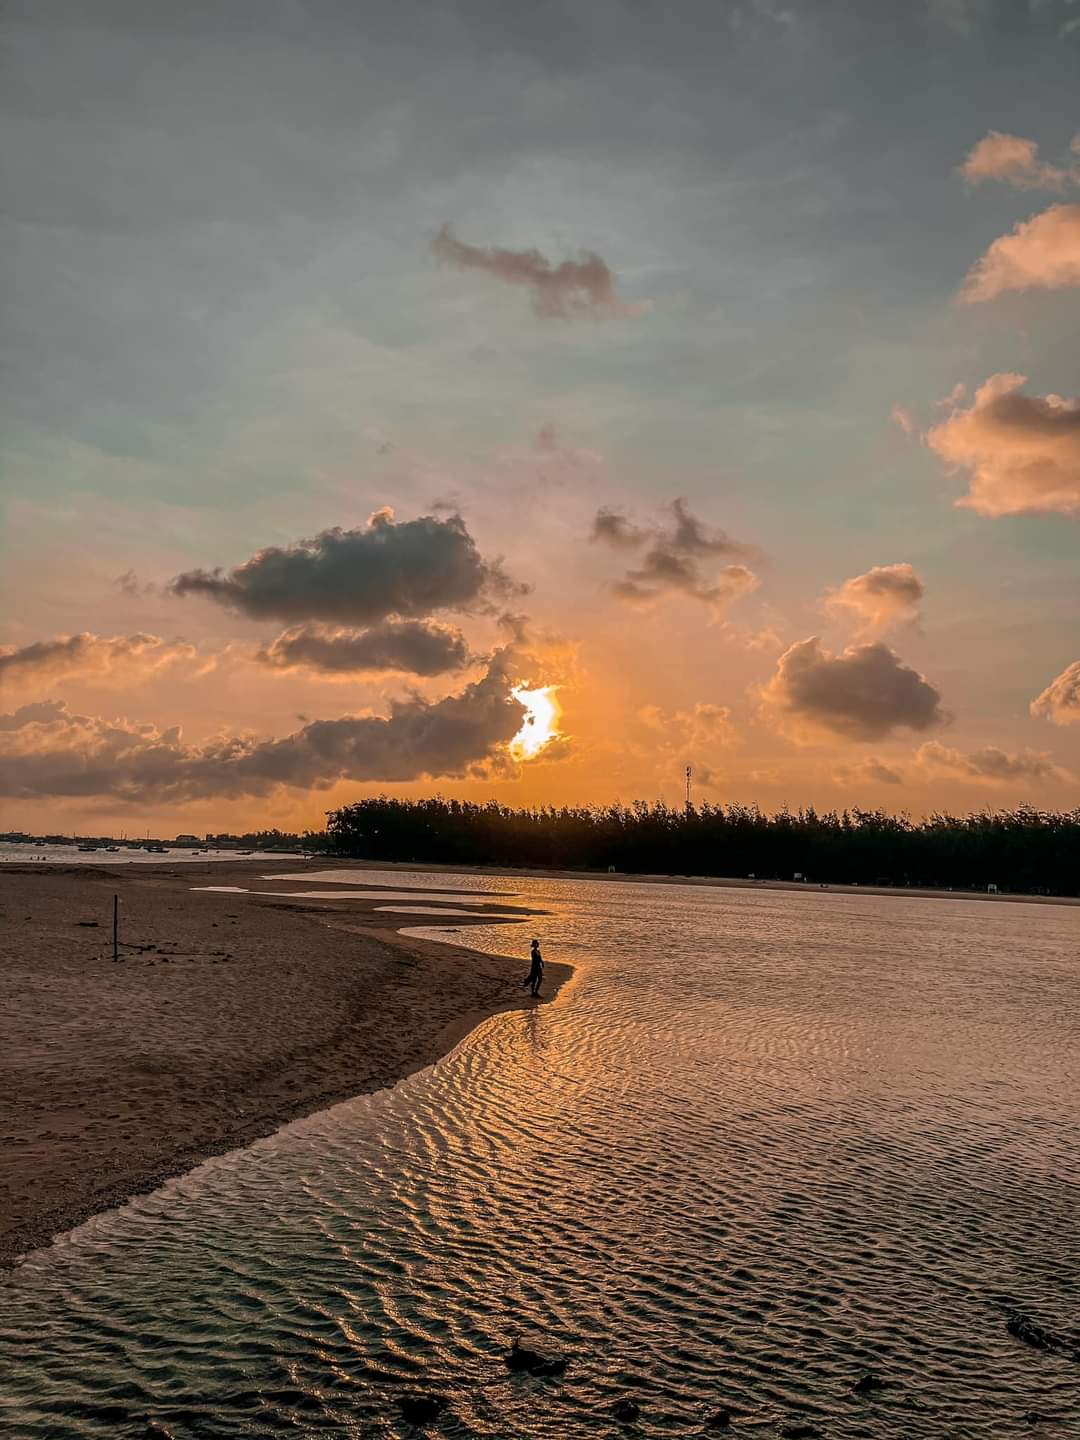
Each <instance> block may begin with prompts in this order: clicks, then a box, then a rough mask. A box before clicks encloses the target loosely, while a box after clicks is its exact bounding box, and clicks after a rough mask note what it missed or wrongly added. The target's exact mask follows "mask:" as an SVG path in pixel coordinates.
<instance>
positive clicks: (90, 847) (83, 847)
mask: <svg viewBox="0 0 1080 1440" xmlns="http://www.w3.org/2000/svg"><path fill="white" fill-rule="evenodd" d="M79 849H80V850H100V849H101V846H100V845H80V846H79Z"/></svg>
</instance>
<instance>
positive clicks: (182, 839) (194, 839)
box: [173, 835, 203, 849]
mask: <svg viewBox="0 0 1080 1440" xmlns="http://www.w3.org/2000/svg"><path fill="white" fill-rule="evenodd" d="M202 843H203V842H202V841H201V840H200V839H199V837H198V836H197V835H177V837H176V839H175V840H174V841H173V844H174V845H183V846H186V847H187V848H189V849H197V848H198V847H199V846H200V845H201V844H202Z"/></svg>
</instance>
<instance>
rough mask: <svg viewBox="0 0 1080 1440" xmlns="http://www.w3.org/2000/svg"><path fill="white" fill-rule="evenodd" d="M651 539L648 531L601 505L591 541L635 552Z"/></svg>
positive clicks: (616, 511) (593, 526)
mask: <svg viewBox="0 0 1080 1440" xmlns="http://www.w3.org/2000/svg"><path fill="white" fill-rule="evenodd" d="M648 538H649V532H648V530H642V529H640V528H639V526H637V525H635V524H634V523H633V522H632V521H630V520H628V519H627V518H626V516H625V515H623V514H621V513H620V512H619V511H618V510H613V509H612V508H610V507H609V506H607V505H601V507H600V509H599V510H597V512H596V517H595V519H594V520H593V524H592V533H591V535H590V536H589V539H590V540H600V541H602V542H603V543H604V544H605V545H612V546H614V547H615V548H616V549H620V550H634V549H636V548H637V546H639V545H643V544H644V543H645V541H646V540H647V539H648Z"/></svg>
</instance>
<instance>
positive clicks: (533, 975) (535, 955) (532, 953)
mask: <svg viewBox="0 0 1080 1440" xmlns="http://www.w3.org/2000/svg"><path fill="white" fill-rule="evenodd" d="M529 958H530V960H531V962H532V963H531V964H530V966H529V973H528V975H526V976H525V979H524V980H523V981H522V982H521V988H522V989H523V990H524V989H525V987H526V985H528V986H529V987H530V993H531V994H533V995H539V994H540V986H541V984H542V983H543V979H544V957H543V956H542V955H541V954H540V941H539V940H534V941H533V942H532V945H531V947H530V950H529Z"/></svg>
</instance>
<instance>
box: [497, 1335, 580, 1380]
mask: <svg viewBox="0 0 1080 1440" xmlns="http://www.w3.org/2000/svg"><path fill="white" fill-rule="evenodd" d="M503 1363H504V1364H505V1366H506V1368H507V1369H508V1370H514V1371H518V1372H520V1371H527V1372H528V1373H529V1374H530V1375H536V1376H537V1377H540V1378H543V1377H546V1376H549V1375H561V1374H562V1373H563V1371H564V1370H565V1369H566V1365H567V1360H566V1356H565V1355H544V1354H542V1353H541V1352H540V1351H539V1350H530V1349H529V1348H528V1346H526V1345H522V1343H521V1337H520V1336H519V1335H515V1336H514V1339H513V1341H512V1342H511V1345H510V1353H509V1355H506V1356H504V1357H503Z"/></svg>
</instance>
